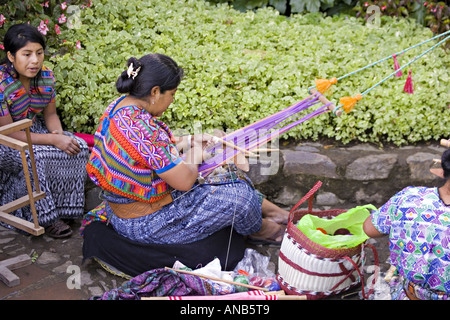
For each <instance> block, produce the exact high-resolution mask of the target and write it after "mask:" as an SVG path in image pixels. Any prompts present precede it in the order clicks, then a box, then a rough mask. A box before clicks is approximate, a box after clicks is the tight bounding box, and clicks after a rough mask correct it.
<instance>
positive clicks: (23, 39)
mask: <svg viewBox="0 0 450 320" xmlns="http://www.w3.org/2000/svg"><path fill="white" fill-rule="evenodd" d="M28 42H33V43H39V44H40V45H41V46H42V48H43V49H44V50H45V47H46V45H45V39H44V36H43V35H42V33H40V32H39V31H38V29H36V28H35V27H33V26H31V25H29V24H28V23H20V24H15V25H13V26H11V27H10V28H9V29H8V31H7V32H6V34H5V37H4V38H3V46H4V47H5V52H8V51H9V52H10V53H11V54H12V55H13V56H15V55H16V53H17V51H19V50H20V49H22V48H23V47H25V46H26V45H27V43H28ZM1 63H2V64H3V63H9V60H8V57H6V58H5V59H3V60H2V61H1Z"/></svg>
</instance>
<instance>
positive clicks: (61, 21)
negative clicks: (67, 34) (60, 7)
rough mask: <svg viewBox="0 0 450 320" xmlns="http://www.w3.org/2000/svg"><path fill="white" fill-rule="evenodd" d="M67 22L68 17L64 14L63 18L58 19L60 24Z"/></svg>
mask: <svg viewBox="0 0 450 320" xmlns="http://www.w3.org/2000/svg"><path fill="white" fill-rule="evenodd" d="M66 21H67V18H66V16H65V15H64V13H63V14H61V16H60V17H59V18H58V22H59V23H64V22H66Z"/></svg>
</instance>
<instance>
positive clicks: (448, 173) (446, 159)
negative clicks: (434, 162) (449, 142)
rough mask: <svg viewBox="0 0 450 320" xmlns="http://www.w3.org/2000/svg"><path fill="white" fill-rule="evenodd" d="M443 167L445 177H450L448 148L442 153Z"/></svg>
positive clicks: (449, 150) (449, 152) (449, 151)
mask: <svg viewBox="0 0 450 320" xmlns="http://www.w3.org/2000/svg"><path fill="white" fill-rule="evenodd" d="M441 165H442V169H444V179H446V180H447V179H449V178H450V149H447V150H445V151H444V153H443V154H442V159H441Z"/></svg>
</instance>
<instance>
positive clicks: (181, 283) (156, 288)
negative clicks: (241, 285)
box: [91, 268, 218, 300]
mask: <svg viewBox="0 0 450 320" xmlns="http://www.w3.org/2000/svg"><path fill="white" fill-rule="evenodd" d="M217 294H218V293H217V292H216V289H214V288H213V287H212V286H211V285H210V284H209V283H208V282H206V281H205V280H203V279H201V278H200V277H198V276H194V275H189V274H179V273H177V272H175V271H172V270H168V269H165V268H160V269H154V270H150V271H147V272H144V273H142V274H140V275H138V276H136V277H134V278H132V279H130V280H129V281H127V282H125V283H124V284H123V285H122V286H121V287H120V288H115V289H112V290H110V291H107V292H105V293H103V295H101V296H94V297H91V300H140V299H141V298H143V297H162V296H189V295H193V296H208V295H217Z"/></svg>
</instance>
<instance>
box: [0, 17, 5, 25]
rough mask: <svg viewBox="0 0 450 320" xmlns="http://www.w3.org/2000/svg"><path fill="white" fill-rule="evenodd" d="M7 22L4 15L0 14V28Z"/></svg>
mask: <svg viewBox="0 0 450 320" xmlns="http://www.w3.org/2000/svg"><path fill="white" fill-rule="evenodd" d="M5 22H6V18H5V16H4V15H2V14H0V27H1V26H3V24H4V23H5Z"/></svg>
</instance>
